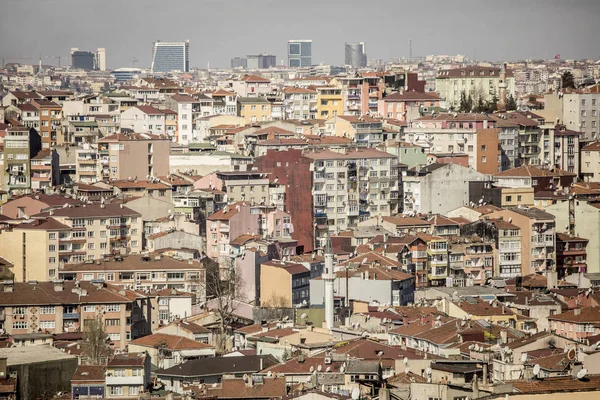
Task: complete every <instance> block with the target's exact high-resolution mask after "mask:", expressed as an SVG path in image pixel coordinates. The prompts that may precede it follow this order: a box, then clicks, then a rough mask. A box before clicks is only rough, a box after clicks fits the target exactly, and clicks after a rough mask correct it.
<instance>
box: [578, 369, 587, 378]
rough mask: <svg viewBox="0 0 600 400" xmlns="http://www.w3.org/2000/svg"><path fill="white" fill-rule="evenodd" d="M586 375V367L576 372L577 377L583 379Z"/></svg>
mask: <svg viewBox="0 0 600 400" xmlns="http://www.w3.org/2000/svg"><path fill="white" fill-rule="evenodd" d="M586 375H587V369H585V368H582V369H581V370H580V371H579V372H578V373H577V379H583V378H585V376H586Z"/></svg>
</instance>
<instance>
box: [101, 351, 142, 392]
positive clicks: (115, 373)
mask: <svg viewBox="0 0 600 400" xmlns="http://www.w3.org/2000/svg"><path fill="white" fill-rule="evenodd" d="M150 366H151V362H150V356H149V355H148V354H146V353H129V354H117V355H116V356H114V357H113V358H112V359H111V360H109V361H108V363H107V365H106V398H109V399H110V398H119V397H120V398H122V397H137V396H138V395H139V394H141V392H143V391H144V390H145V389H146V388H147V386H148V384H149V382H150Z"/></svg>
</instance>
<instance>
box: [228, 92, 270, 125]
mask: <svg viewBox="0 0 600 400" xmlns="http://www.w3.org/2000/svg"><path fill="white" fill-rule="evenodd" d="M237 104H238V107H237V115H238V116H239V117H243V118H244V122H245V123H246V124H253V123H256V122H260V121H271V120H272V119H273V118H272V116H271V103H270V102H269V100H267V98H266V97H262V96H258V97H238V98H237Z"/></svg>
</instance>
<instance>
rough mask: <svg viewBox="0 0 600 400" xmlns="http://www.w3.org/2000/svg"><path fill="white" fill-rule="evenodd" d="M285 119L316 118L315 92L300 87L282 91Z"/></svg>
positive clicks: (286, 88) (287, 88)
mask: <svg viewBox="0 0 600 400" xmlns="http://www.w3.org/2000/svg"><path fill="white" fill-rule="evenodd" d="M283 106H284V113H285V119H298V120H304V119H315V118H317V91H316V90H314V89H308V88H301V87H285V88H284V89H283Z"/></svg>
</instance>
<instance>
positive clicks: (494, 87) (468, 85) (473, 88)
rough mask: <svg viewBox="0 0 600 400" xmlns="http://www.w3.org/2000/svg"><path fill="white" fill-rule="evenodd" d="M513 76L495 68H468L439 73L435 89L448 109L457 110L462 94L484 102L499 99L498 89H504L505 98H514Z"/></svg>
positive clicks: (509, 71)
mask: <svg viewBox="0 0 600 400" xmlns="http://www.w3.org/2000/svg"><path fill="white" fill-rule="evenodd" d="M515 81H516V80H515V76H514V74H513V71H512V70H504V68H497V67H482V66H468V67H462V68H455V69H447V70H441V71H439V73H438V75H437V77H436V79H435V88H436V91H437V92H438V93H439V94H440V96H441V97H442V98H443V99H445V100H446V105H447V106H448V107H454V108H458V106H459V103H460V97H461V94H462V93H465V95H466V96H469V95H470V96H471V98H473V99H479V98H481V99H482V100H483V101H484V102H486V101H490V100H492V98H493V97H494V96H496V98H500V97H501V93H500V88H501V86H503V85H506V86H504V87H505V88H506V96H510V95H512V96H515Z"/></svg>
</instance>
